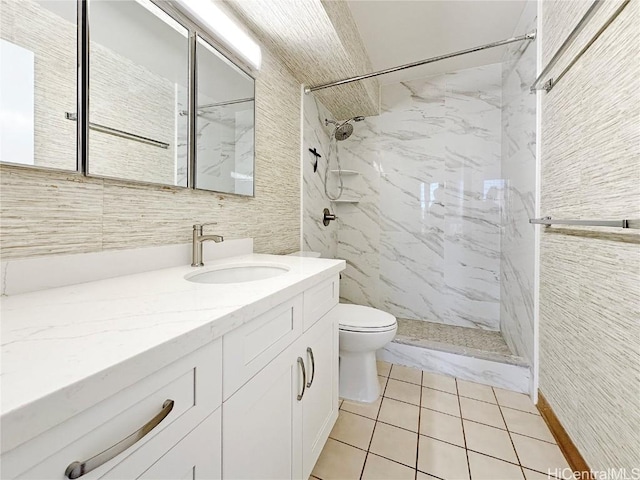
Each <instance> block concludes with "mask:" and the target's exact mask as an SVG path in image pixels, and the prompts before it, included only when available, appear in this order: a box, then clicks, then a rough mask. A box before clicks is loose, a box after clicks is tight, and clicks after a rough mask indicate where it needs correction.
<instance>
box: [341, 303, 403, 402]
mask: <svg viewBox="0 0 640 480" xmlns="http://www.w3.org/2000/svg"><path fill="white" fill-rule="evenodd" d="M331 314H333V315H336V316H337V319H338V323H339V325H340V333H339V349H340V397H342V398H345V399H347V400H355V401H357V402H367V403H370V402H375V401H376V400H377V399H378V397H379V396H380V383H379V382H378V370H377V366H376V350H378V349H380V348H382V347H384V346H385V345H386V344H388V343H389V342H390V341H391V340H393V338H394V337H395V335H396V331H397V329H398V324H397V322H396V317H394V316H393V315H391V314H390V313H386V312H383V311H381V310H377V309H375V308H371V307H364V306H362V305H348V304H344V303H341V304H338V305H336V306H335V307H334V308H333V310H331Z"/></svg>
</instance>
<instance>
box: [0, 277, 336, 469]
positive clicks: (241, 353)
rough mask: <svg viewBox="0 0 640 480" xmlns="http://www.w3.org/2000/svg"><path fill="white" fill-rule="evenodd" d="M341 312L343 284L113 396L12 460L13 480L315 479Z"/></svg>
mask: <svg viewBox="0 0 640 480" xmlns="http://www.w3.org/2000/svg"><path fill="white" fill-rule="evenodd" d="M337 302H338V276H337V275H335V276H334V277H331V278H330V279H327V280H324V281H322V282H320V283H317V284H315V285H312V286H311V287H310V288H308V289H307V290H305V291H304V292H302V293H300V294H298V295H296V296H294V297H293V298H290V299H288V300H285V301H284V302H282V303H280V304H279V305H276V306H275V307H273V308H271V309H270V310H268V311H267V312H266V313H263V314H261V315H257V316H256V317H255V318H253V319H252V320H250V321H247V322H245V323H244V324H242V325H240V326H239V327H237V328H235V329H233V330H231V331H228V332H227V333H225V334H224V335H223V336H222V338H218V339H216V340H215V341H213V342H211V343H209V344H208V345H206V346H204V347H202V348H200V349H198V350H196V351H194V352H192V353H190V354H188V355H186V356H185V357H182V358H181V359H179V360H177V361H175V362H173V363H171V364H169V365H165V366H163V367H162V368H160V369H159V370H157V371H156V372H155V373H153V374H151V375H149V376H147V377H146V378H144V379H142V380H140V381H137V382H135V383H133V384H132V385H129V386H128V387H126V388H124V389H123V390H120V391H118V392H116V393H113V394H110V392H105V397H104V400H102V401H101V402H100V403H98V404H96V405H94V406H92V407H90V408H88V409H86V410H84V411H82V412H79V413H77V414H76V415H75V416H72V417H71V418H69V419H67V420H65V421H64V422H63V423H61V424H59V425H57V426H55V427H53V428H50V429H49V430H46V431H44V432H43V433H41V434H40V435H38V436H37V437H35V438H32V439H31V440H29V441H27V442H25V443H23V444H21V445H18V446H17V447H15V448H12V449H11V450H9V451H7V452H4V453H3V454H2V458H1V462H2V470H1V478H7V479H9V478H23V479H44V478H46V479H60V480H64V479H66V478H81V479H82V480H85V479H87V480H89V479H90V480H94V479H98V478H102V479H108V480H109V479H113V480H116V479H125V478H127V479H133V478H140V479H149V480H151V479H154V480H155V479H167V480H169V479H171V480H176V479H192V480H205V479H207V480H210V479H221V478H224V479H229V480H232V479H233V480H235V479H261V480H262V479H278V480H281V479H294V478H295V479H299V478H305V479H306V478H308V477H309V475H310V474H311V471H312V470H313V467H314V465H315V463H316V461H317V459H318V456H319V455H320V452H321V451H322V448H323V446H324V444H325V442H326V440H327V438H328V436H329V433H330V431H331V429H332V428H333V425H334V423H335V421H336V419H337V416H338V325H337V323H336V320H335V319H333V317H332V316H331V315H327V312H328V311H329V310H331V308H333V306H334V305H335V304H336V303H337ZM140 361H144V360H143V359H142V358H141V359H140ZM101 374H102V375H107V374H108V373H105V372H103V373H101ZM78 388H82V387H81V386H79V387H78ZM50 403H51V402H50ZM53 403H55V402H53ZM43 408H55V405H46V404H43ZM132 434H134V435H132ZM80 465H84V466H85V467H86V468H85V467H80ZM74 466H75V467H77V470H76V472H75V474H72V473H70V472H71V470H72V467H74ZM83 468H84V471H83Z"/></svg>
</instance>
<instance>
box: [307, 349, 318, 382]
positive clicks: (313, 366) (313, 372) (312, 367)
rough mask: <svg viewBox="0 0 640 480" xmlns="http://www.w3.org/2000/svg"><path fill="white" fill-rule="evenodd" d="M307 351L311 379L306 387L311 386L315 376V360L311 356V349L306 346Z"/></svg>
mask: <svg viewBox="0 0 640 480" xmlns="http://www.w3.org/2000/svg"><path fill="white" fill-rule="evenodd" d="M307 353H308V354H309V356H310V357H311V380H309V383H307V388H311V384H312V383H313V379H314V378H315V377H316V360H315V358H313V350H312V349H311V347H307Z"/></svg>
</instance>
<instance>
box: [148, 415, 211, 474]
mask: <svg viewBox="0 0 640 480" xmlns="http://www.w3.org/2000/svg"><path fill="white" fill-rule="evenodd" d="M221 435H222V413H221V409H220V408H219V409H218V410H216V411H215V412H213V413H212V414H211V415H210V416H209V417H207V419H206V420H204V421H203V422H202V423H201V424H200V425H198V426H197V427H196V428H195V429H193V430H192V431H191V433H189V434H188V435H187V436H186V437H184V438H183V439H182V440H180V442H178V443H177V444H176V445H175V446H174V447H173V448H172V449H171V450H169V451H168V452H167V453H166V454H164V455H163V456H162V457H161V458H160V459H159V460H158V461H157V462H156V463H154V464H153V465H152V466H151V467H150V468H149V469H148V470H147V471H145V472H144V473H143V474H142V475H141V476H140V477H138V478H139V479H143V480H214V479H215V480H217V479H220V478H222V465H221V460H222V459H221V449H222V438H221Z"/></svg>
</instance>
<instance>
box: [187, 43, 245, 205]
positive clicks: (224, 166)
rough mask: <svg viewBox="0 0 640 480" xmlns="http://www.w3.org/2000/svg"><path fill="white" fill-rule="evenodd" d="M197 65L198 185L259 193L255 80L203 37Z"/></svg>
mask: <svg viewBox="0 0 640 480" xmlns="http://www.w3.org/2000/svg"><path fill="white" fill-rule="evenodd" d="M196 64H197V70H198V79H197V80H198V81H197V105H198V108H197V117H196V174H195V187H196V188H199V189H203V190H212V191H215V192H224V193H235V194H238V195H253V172H254V123H255V122H254V118H255V113H254V106H255V98H254V97H255V93H254V80H253V78H251V77H250V76H249V75H247V74H246V73H244V72H243V71H242V70H240V69H239V68H238V67H236V66H235V65H234V64H232V63H231V62H230V61H229V60H227V59H226V58H225V57H224V56H222V55H221V54H220V53H219V52H218V51H217V50H216V49H215V48H213V47H212V46H211V45H210V44H209V43H208V42H206V41H205V40H204V39H202V38H200V37H198V39H197V45H196Z"/></svg>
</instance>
